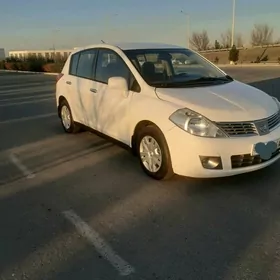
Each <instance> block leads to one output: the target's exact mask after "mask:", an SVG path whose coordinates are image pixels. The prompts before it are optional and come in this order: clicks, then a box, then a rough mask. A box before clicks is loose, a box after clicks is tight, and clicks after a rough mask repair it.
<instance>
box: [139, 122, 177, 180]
mask: <svg viewBox="0 0 280 280" xmlns="http://www.w3.org/2000/svg"><path fill="white" fill-rule="evenodd" d="M136 149H137V155H138V157H139V159H140V164H141V166H142V168H143V170H144V172H145V173H146V174H148V175H149V176H150V177H152V178H154V179H157V180H166V179H169V178H171V177H172V176H173V175H174V173H173V169H172V164H171V158H170V154H169V149H168V146H167V143H166V140H165V138H164V135H163V134H162V132H161V131H160V130H159V129H158V128H157V127H155V126H147V127H144V128H142V129H141V131H139V133H138V135H137V140H136Z"/></svg>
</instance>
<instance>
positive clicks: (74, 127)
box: [59, 100, 80, 133]
mask: <svg viewBox="0 0 280 280" xmlns="http://www.w3.org/2000/svg"><path fill="white" fill-rule="evenodd" d="M64 110H65V111H64ZM67 111H68V113H69V123H67V124H66V123H65V122H64V121H63V119H64V117H63V113H64V112H67ZM59 115H60V120H61V124H62V127H63V129H64V131H65V132H67V133H78V132H79V131H80V126H79V125H78V124H76V123H75V122H74V120H73V116H72V112H71V109H70V106H69V104H68V102H67V101H66V100H63V101H62V102H61V104H60V106H59Z"/></svg>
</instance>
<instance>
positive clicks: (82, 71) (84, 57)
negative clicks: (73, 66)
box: [77, 49, 97, 79]
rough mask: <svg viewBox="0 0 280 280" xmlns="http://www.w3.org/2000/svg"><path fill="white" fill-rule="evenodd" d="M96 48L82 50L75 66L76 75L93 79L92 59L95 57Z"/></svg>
mask: <svg viewBox="0 0 280 280" xmlns="http://www.w3.org/2000/svg"><path fill="white" fill-rule="evenodd" d="M96 52H97V51H96V50H94V49H90V50H86V51H82V52H81V53H80V58H79V62H78V67H77V76H78V77H81V78H86V79H93V70H94V61H95V58H96Z"/></svg>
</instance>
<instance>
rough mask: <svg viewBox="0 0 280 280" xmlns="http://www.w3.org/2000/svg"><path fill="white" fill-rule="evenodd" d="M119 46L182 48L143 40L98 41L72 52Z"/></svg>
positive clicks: (133, 47)
mask: <svg viewBox="0 0 280 280" xmlns="http://www.w3.org/2000/svg"><path fill="white" fill-rule="evenodd" d="M102 47H103V48H111V49H115V48H119V49H121V50H123V51H125V50H139V49H142V50H143V49H177V48H178V49H182V48H184V47H182V46H177V45H171V44H164V43H145V42H127V43H126V42H120V43H100V44H94V45H89V46H85V47H82V48H77V49H76V50H75V51H74V52H77V51H80V50H86V49H90V48H102Z"/></svg>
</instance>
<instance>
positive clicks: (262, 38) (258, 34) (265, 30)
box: [251, 24, 273, 46]
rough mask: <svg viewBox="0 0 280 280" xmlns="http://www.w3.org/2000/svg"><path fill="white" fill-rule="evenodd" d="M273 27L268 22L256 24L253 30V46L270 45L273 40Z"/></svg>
mask: <svg viewBox="0 0 280 280" xmlns="http://www.w3.org/2000/svg"><path fill="white" fill-rule="evenodd" d="M272 35H273V28H271V27H269V26H268V25H267V24H255V26H254V29H253V30H252V32H251V44H252V45H253V46H263V45H268V44H271V43H272V42H273V38H272Z"/></svg>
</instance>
